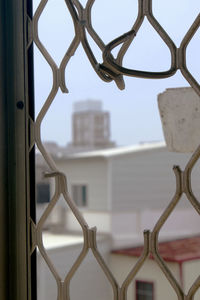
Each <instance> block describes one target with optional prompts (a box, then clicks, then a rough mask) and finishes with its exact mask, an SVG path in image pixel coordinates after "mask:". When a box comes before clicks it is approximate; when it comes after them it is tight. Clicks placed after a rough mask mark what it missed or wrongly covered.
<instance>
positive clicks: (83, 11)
mask: <svg viewBox="0 0 200 300" xmlns="http://www.w3.org/2000/svg"><path fill="white" fill-rule="evenodd" d="M63 1H64V2H65V4H66V6H67V8H68V10H69V13H70V15H71V17H72V21H73V24H74V29H75V35H74V38H73V40H72V42H71V44H70V46H69V48H68V49H67V51H66V54H65V55H64V57H63V59H62V61H61V63H60V66H57V65H56V63H55V61H54V60H53V58H52V57H51V56H50V54H49V53H48V51H47V49H46V48H45V47H44V45H43V44H42V41H40V39H39V34H38V22H39V19H40V17H41V15H42V13H43V10H44V9H45V6H46V4H47V2H48V0H42V1H41V2H40V4H39V6H38V8H37V10H36V12H35V15H34V17H33V19H32V20H30V19H29V20H28V21H29V44H28V47H29V46H30V45H31V43H32V42H34V43H35V45H36V46H37V47H38V49H39V51H40V52H41V54H42V55H43V57H44V58H45V60H46V62H47V63H48V65H49V66H50V68H51V70H52V73H53V84H52V88H51V91H50V92H49V95H48V97H47V99H46V101H45V103H44V105H43V107H42V109H41V111H40V112H39V114H38V117H37V119H36V122H35V124H34V128H35V131H34V132H35V143H36V144H37V147H38V148H39V150H40V152H41V154H42V156H43V157H44V159H45V161H46V162H47V164H48V165H49V167H50V169H51V170H52V173H51V174H49V175H48V176H51V177H54V179H55V194H54V196H53V198H52V199H51V201H50V203H49V205H48V207H47V208H46V210H45V212H44V213H43V215H42V217H41V219H40V221H39V223H38V224H37V225H35V224H34V223H33V222H32V243H33V245H32V251H33V250H34V248H35V247H36V246H37V247H38V249H39V251H40V253H41V255H42V256H43V258H44V260H45V261H46V264H47V265H48V267H49V269H50V271H51V272H52V275H53V276H54V278H55V280H56V283H57V289H58V291H57V295H58V296H57V299H58V300H61V299H62V300H64V299H65V300H66V299H68V300H69V299H70V293H69V289H70V281H71V279H72V277H73V276H74V274H75V272H76V271H77V269H78V268H79V266H80V264H81V262H82V261H83V260H84V259H85V257H86V255H87V252H88V250H89V249H91V251H92V253H93V255H94V257H95V259H96V260H97V262H98V264H99V265H100V267H101V268H102V270H103V272H104V274H105V276H106V277H107V279H108V281H109V282H110V284H111V286H112V289H113V295H114V299H115V300H118V299H120V300H125V299H127V290H128V286H129V284H130V282H131V281H132V280H133V279H134V278H135V276H136V274H137V273H138V271H139V270H140V268H141V267H142V266H143V264H144V262H145V260H146V258H147V257H148V256H149V254H150V253H151V254H152V256H153V257H154V259H155V261H156V263H157V264H158V266H159V267H160V269H161V271H162V272H163V273H164V274H165V276H166V278H167V280H168V281H169V282H170V284H171V286H172V288H173V289H174V291H175V292H176V294H177V299H188V300H189V299H193V297H194V295H195V293H196V291H197V289H198V288H199V287H200V277H199V278H197V279H196V281H195V282H194V283H193V285H192V286H191V288H190V289H189V292H188V294H187V295H185V294H184V291H183V290H182V288H181V286H180V285H179V283H178V282H177V280H176V279H175V278H174V276H173V275H172V273H171V272H170V270H169V268H168V267H167V265H166V264H165V262H164V261H163V259H162V258H161V256H160V254H159V249H158V236H159V232H160V230H161V228H162V226H163V225H164V223H165V221H166V220H167V219H168V217H169V215H170V214H171V213H172V211H173V210H174V208H175V206H176V205H177V203H178V202H179V201H180V200H181V196H182V194H183V193H185V195H186V196H187V199H188V201H189V202H190V203H191V205H192V206H193V207H194V209H195V210H196V211H197V213H200V204H199V201H198V200H197V199H196V197H195V196H194V193H193V191H192V187H191V172H192V169H193V167H194V165H195V163H196V162H197V160H198V159H199V157H200V146H199V147H198V149H197V150H196V152H195V153H194V154H193V155H192V157H191V159H190V161H189V162H188V164H187V166H186V168H185V170H184V171H181V170H180V168H179V167H178V166H176V167H174V173H175V176H176V191H175V194H174V197H173V199H172V200H171V202H170V203H169V205H168V207H167V208H166V209H165V211H164V212H163V214H162V216H161V217H160V219H159V220H158V222H157V224H156V225H155V227H154V229H153V231H152V232H150V231H145V232H144V251H143V254H142V255H141V257H140V258H139V260H138V262H137V263H136V265H135V266H133V269H132V270H131V272H130V273H129V274H127V277H126V278H124V282H123V284H122V286H121V287H120V286H119V285H118V283H117V281H116V279H115V278H114V276H113V274H112V273H111V271H110V270H109V268H108V266H107V265H106V263H105V261H104V259H103V258H102V256H101V254H100V252H99V251H98V247H97V243H96V229H95V228H92V229H90V228H89V227H88V225H87V223H86V221H85V220H84V218H83V217H82V215H81V213H80V211H79V210H78V208H77V207H76V205H75V204H74V202H73V201H72V200H71V199H70V196H69V194H68V191H67V181H66V179H65V175H64V174H62V173H61V172H59V170H58V169H57V167H56V164H55V163H54V161H53V159H52V158H51V157H50V155H49V154H48V153H47V151H46V149H45V147H44V145H43V144H42V141H41V134H40V131H41V123H42V121H43V119H44V117H45V115H46V113H47V112H48V109H49V107H50V105H51V104H52V102H53V101H54V99H55V96H56V94H57V92H58V89H59V88H60V89H61V91H62V92H63V93H67V92H68V89H67V87H66V84H65V70H66V67H67V64H68V62H69V60H70V58H71V57H72V56H73V55H74V54H75V52H76V49H77V47H78V46H79V44H82V46H83V48H84V51H85V53H86V55H87V57H88V59H89V61H90V63H91V65H92V66H93V68H94V71H95V72H96V73H97V75H98V76H99V77H100V78H101V79H102V80H104V81H106V82H110V81H112V80H114V81H115V83H116V85H117V86H118V88H120V89H123V88H124V87H125V84H124V80H123V75H127V76H132V77H140V78H166V77H170V76H173V75H174V74H175V73H176V71H177V70H178V69H180V70H181V72H182V74H183V76H184V77H185V79H186V80H187V81H188V82H189V83H190V85H191V86H192V87H193V89H194V90H195V91H196V93H197V94H198V95H199V96H200V86H199V84H198V82H197V81H196V80H195V78H194V77H193V76H192V75H191V73H190V72H189V70H188V69H187V61H186V49H187V46H188V44H189V42H190V40H191V39H192V38H193V36H194V34H195V32H196V31H197V30H198V28H199V27H200V14H198V16H197V18H196V19H195V20H194V23H193V24H192V26H191V28H190V29H189V30H188V32H187V33H186V35H185V37H184V38H183V40H182V42H181V45H180V47H179V48H177V47H176V46H175V44H174V42H173V41H172V40H171V38H170V37H169V35H168V34H167V33H166V31H165V30H164V29H163V27H162V26H161V25H160V24H159V22H158V21H157V20H156V18H155V17H154V15H153V12H152V0H138V17H137V19H136V21H135V23H134V25H133V27H132V28H131V30H130V31H129V32H127V33H125V34H124V35H122V36H120V37H118V38H116V39H114V40H113V41H111V42H110V43H109V44H108V45H105V44H104V42H103V41H102V40H101V38H100V37H99V36H98V34H97V33H96V32H95V30H94V28H93V26H92V20H91V11H92V6H93V4H94V1H95V0H88V1H87V4H86V6H85V7H83V6H82V4H81V3H80V2H79V1H78V0H63ZM145 17H146V18H147V19H148V21H149V23H150V24H151V26H152V27H153V28H154V30H155V31H156V32H157V33H158V34H159V36H160V37H161V39H162V40H163V43H165V44H166V45H167V47H168V48H169V50H170V53H171V67H170V69H169V70H166V71H162V72H148V71H145V70H133V69H128V68H124V67H123V66H122V62H123V58H124V55H125V54H126V51H127V50H128V48H129V46H130V45H131V43H132V41H133V40H134V37H135V36H136V34H137V33H138V31H139V30H140V27H141V25H142V23H143V20H144V18H145ZM86 31H87V32H88V33H89V35H90V36H91V38H92V39H93V40H94V42H95V43H96V45H97V46H98V47H99V49H100V50H101V51H102V53H103V63H102V64H99V63H98V62H97V60H96V58H95V55H94V53H93V52H92V49H91V47H90V45H89V42H88V40H87V36H86ZM119 45H121V48H120V50H119V52H118V55H117V57H116V59H114V57H113V56H112V54H111V51H112V49H113V48H115V47H117V46H119ZM60 195H63V197H64V199H65V201H66V202H67V204H68V206H69V207H70V209H71V211H72V212H73V214H74V216H75V217H76V219H77V221H78V222H79V224H80V226H81V228H82V232H83V237H84V244H83V248H82V251H81V253H80V255H79V256H78V258H77V259H76V261H75V263H74V265H73V266H72V268H71V270H69V272H68V274H67V275H66V277H65V278H64V279H63V278H60V276H59V274H58V272H57V270H56V269H55V267H54V265H53V263H52V262H51V260H50V259H49V257H48V256H47V253H46V251H45V248H44V246H43V241H42V227H43V224H44V222H45V220H46V219H47V218H48V216H49V214H50V213H51V211H52V210H53V209H54V206H55V205H56V203H57V201H58V199H59V196H60ZM77 300H78V299H77Z"/></svg>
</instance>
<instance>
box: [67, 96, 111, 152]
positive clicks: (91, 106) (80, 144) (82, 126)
mask: <svg viewBox="0 0 200 300" xmlns="http://www.w3.org/2000/svg"><path fill="white" fill-rule="evenodd" d="M114 146H115V143H113V142H111V141H110V114H109V112H108V111H103V110H102V102H101V101H96V100H95V101H94V100H87V101H80V102H76V103H75V104H74V112H73V115H72V143H71V144H70V145H68V149H69V150H71V151H72V152H81V151H87V150H95V149H103V148H111V147H114Z"/></svg>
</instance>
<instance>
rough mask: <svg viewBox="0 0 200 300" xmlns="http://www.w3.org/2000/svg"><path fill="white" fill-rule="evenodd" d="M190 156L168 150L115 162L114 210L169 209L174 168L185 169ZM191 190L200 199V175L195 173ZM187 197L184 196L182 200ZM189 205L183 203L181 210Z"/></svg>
mask: <svg viewBox="0 0 200 300" xmlns="http://www.w3.org/2000/svg"><path fill="white" fill-rule="evenodd" d="M189 157H190V155H188V154H179V153H170V152H168V151H167V150H165V149H161V150H154V151H146V152H141V153H132V154H128V155H121V156H116V157H114V158H112V168H111V170H112V207H113V210H117V211H119V210H130V209H133V210H144V209H160V208H164V207H166V206H167V205H168V203H169V202H170V200H171V199H172V197H173V195H174V193H175V186H176V181H175V176H174V172H173V170H172V167H173V165H180V166H182V168H184V167H185V166H186V163H187V162H188V160H189ZM193 173H194V174H193V176H192V186H193V187H194V191H195V193H196V195H197V196H198V195H200V185H199V182H200V181H199V180H200V172H199V166H197V167H196V168H195V170H194V172H193ZM183 197H185V196H183ZM188 206H189V202H188V201H186V199H185V200H184V201H181V203H180V207H188Z"/></svg>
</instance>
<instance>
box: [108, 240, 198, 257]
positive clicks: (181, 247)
mask: <svg viewBox="0 0 200 300" xmlns="http://www.w3.org/2000/svg"><path fill="white" fill-rule="evenodd" d="M142 251H143V246H142V247H134V248H126V249H120V250H113V251H112V253H114V254H121V255H126V256H135V257H139V256H140V255H141V254H142ZM159 253H160V255H161V257H162V258H163V259H164V260H165V261H168V262H177V263H181V262H185V261H190V260H195V259H200V236H195V237H189V238H184V239H179V240H174V241H168V242H162V243H159ZM150 258H152V259H153V257H152V255H150Z"/></svg>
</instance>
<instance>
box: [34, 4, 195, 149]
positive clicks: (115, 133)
mask: <svg viewBox="0 0 200 300" xmlns="http://www.w3.org/2000/svg"><path fill="white" fill-rule="evenodd" d="M80 2H81V3H83V4H84V3H86V1H80ZM37 3H38V1H35V7H37ZM199 11H200V1H199V0H167V1H164V0H153V12H154V15H155V17H156V18H157V19H158V21H159V22H160V23H161V25H162V26H163V27H164V29H165V30H166V31H167V32H168V34H169V35H170V37H171V38H172V40H173V41H174V43H175V44H176V45H177V46H179V45H180V42H181V41H182V39H183V37H184V35H185V33H186V32H187V30H188V29H189V27H190V26H191V24H192V22H193V21H194V19H195V18H196V16H197V15H198V13H199ZM136 15H137V0H123V1H122V0H96V2H95V4H94V7H93V14H92V23H93V27H94V28H95V30H96V31H97V33H98V34H99V35H100V37H101V38H102V40H103V41H104V43H105V44H107V43H108V42H109V41H111V40H112V39H114V38H116V37H117V36H119V35H121V34H123V33H125V32H127V31H129V30H130V29H131V27H132V25H133V23H134V21H135V18H136ZM39 36H40V39H41V41H42V42H43V44H44V45H45V46H46V48H47V49H48V51H49V53H50V54H51V56H52V57H53V59H54V60H55V62H56V63H57V64H58V65H59V63H60V61H61V60H62V58H63V56H64V54H65V52H66V49H67V47H68V46H69V44H70V42H71V41H72V39H73V36H74V28H73V23H72V21H71V17H70V14H69V13H68V11H67V7H66V4H65V1H64V0H49V1H48V3H47V5H46V7H45V10H44V12H43V15H42V17H41V19H40V21H39ZM89 41H90V39H89ZM90 42H91V47H92V49H93V50H94V52H95V54H96V56H97V57H98V60H99V62H102V58H101V53H100V51H99V50H98V49H97V47H96V46H95V45H94V43H93V42H92V41H90ZM199 45H200V29H199V30H198V31H197V33H196V35H195V36H194V38H193V40H192V41H191V42H190V44H189V46H188V50H187V57H188V62H187V63H188V68H189V70H190V71H191V72H192V74H193V76H194V77H195V78H196V79H197V80H199V81H200V72H199V70H200V60H199V55H198V54H199V51H200V47H199ZM124 66H126V67H128V68H133V69H141V70H152V71H159V70H166V69H168V68H169V66H170V55H169V50H168V48H167V47H166V45H165V44H164V43H163V41H162V40H161V38H160V37H159V36H158V34H157V33H156V32H155V31H154V30H153V29H152V27H151V25H150V24H149V23H148V21H147V20H146V19H145V21H144V23H143V25H142V27H141V28H140V30H139V32H138V35H137V36H136V38H135V39H134V41H133V42H132V45H131V47H130V48H129V50H128V52H127V54H126V55H125V58H124ZM124 79H125V84H126V88H125V90H123V91H120V90H118V88H117V87H116V85H115V83H113V82H111V83H106V82H103V81H101V79H100V78H99V77H98V76H97V75H96V73H95V72H94V70H93V68H92V67H91V66H90V63H89V61H88V58H87V56H86V54H85V53H84V51H83V49H82V46H81V45H79V47H78V49H77V51H76V53H75V55H74V56H73V57H72V58H71V60H70V62H69V64H68V66H67V68H66V84H67V87H68V89H69V93H68V94H62V93H61V91H59V92H58V94H57V96H56V98H55V100H54V102H53V104H52V106H51V108H50V110H49V112H48V113H47V116H46V118H45V120H44V122H43V124H42V137H43V139H44V140H53V141H56V142H58V143H59V144H60V145H66V144H67V143H68V142H69V141H70V140H71V113H72V108H73V103H74V102H75V101H80V100H86V99H97V100H102V102H103V107H104V110H108V111H110V113H111V134H112V137H111V138H112V140H114V141H116V142H117V143H118V144H119V145H128V144H135V143H138V142H142V141H154V140H156V141H158V140H163V134H162V128H161V122H160V117H159V113H158V106H157V95H158V94H159V93H162V92H163V91H164V90H165V89H166V88H170V87H180V86H188V83H187V82H186V80H185V79H184V78H183V76H182V75H181V73H180V72H179V71H178V72H177V73H176V74H175V75H174V76H173V77H171V78H169V79H159V80H147V79H138V78H130V77H124ZM51 86H52V72H51V69H50V67H49V66H48V64H47V63H46V61H45V60H44V58H43V57H42V55H41V54H40V52H39V51H38V49H37V48H36V47H35V87H36V93H35V95H36V113H38V111H39V110H40V108H41V106H42V104H43V103H44V102H45V100H46V98H47V96H48V94H49V92H50V90H51Z"/></svg>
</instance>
